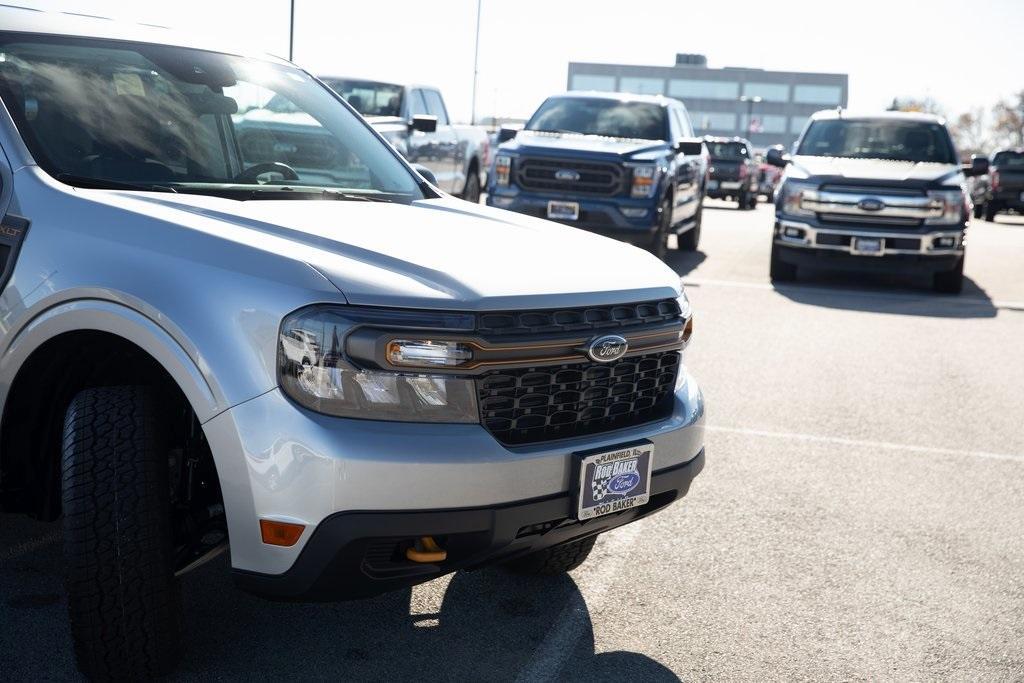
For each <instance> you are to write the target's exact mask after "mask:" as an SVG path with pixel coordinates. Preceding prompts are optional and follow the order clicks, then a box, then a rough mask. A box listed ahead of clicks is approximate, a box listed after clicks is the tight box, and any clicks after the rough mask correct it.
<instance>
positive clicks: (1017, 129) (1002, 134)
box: [992, 90, 1024, 147]
mask: <svg viewBox="0 0 1024 683" xmlns="http://www.w3.org/2000/svg"><path fill="white" fill-rule="evenodd" d="M1015 99H1016V101H1015V102H1014V101H1012V100H1011V101H1009V102H1007V101H1006V100H1000V101H999V102H998V103H997V104H996V106H995V107H993V108H992V118H993V121H992V137H993V142H995V144H996V145H997V146H999V147H1024V90H1021V91H1020V92H1018V93H1017V95H1016V97H1015Z"/></svg>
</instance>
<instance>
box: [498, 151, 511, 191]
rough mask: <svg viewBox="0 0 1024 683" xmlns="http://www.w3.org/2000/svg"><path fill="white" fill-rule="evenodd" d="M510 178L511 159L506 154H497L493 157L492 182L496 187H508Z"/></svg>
mask: <svg viewBox="0 0 1024 683" xmlns="http://www.w3.org/2000/svg"><path fill="white" fill-rule="evenodd" d="M511 178H512V157H510V156H509V155H508V154H499V155H498V156H496V157H494V182H495V183H496V184H497V185H498V187H508V184H509V180H510V179H511Z"/></svg>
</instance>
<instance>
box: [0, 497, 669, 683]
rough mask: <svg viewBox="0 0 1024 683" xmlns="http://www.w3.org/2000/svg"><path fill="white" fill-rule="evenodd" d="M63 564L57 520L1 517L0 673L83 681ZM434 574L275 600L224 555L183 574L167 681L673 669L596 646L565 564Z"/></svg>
mask: <svg viewBox="0 0 1024 683" xmlns="http://www.w3.org/2000/svg"><path fill="white" fill-rule="evenodd" d="M595 559H596V558H595ZM62 571H63V570H62V566H61V553H60V525H59V524H42V523H39V522H33V521H31V520H27V519H24V518H22V517H18V516H14V515H0V596H2V597H0V680H57V681H63V680H82V678H81V675H80V674H79V673H78V672H77V671H76V669H75V665H74V659H73V656H72V651H71V637H70V633H69V629H68V625H67V600H66V597H65V594H64V590H63V585H62ZM438 582H446V583H447V586H446V587H444V590H443V591H442V590H441V588H442V586H441V585H436V584H435V586H432V588H433V590H423V589H414V590H408V589H407V590H404V591H398V592H395V593H390V594H387V595H383V596H380V597H377V598H372V599H369V600H360V601H354V602H339V603H320V604H303V603H284V602H271V601H267V600H263V599H261V598H257V597H254V596H251V595H248V594H246V593H243V592H242V591H240V590H238V589H237V588H235V586H234V584H233V582H232V580H231V576H230V567H229V562H228V559H227V557H226V556H224V557H221V558H218V559H217V560H214V561H213V562H210V563H209V564H208V565H206V566H204V567H201V568H200V569H198V570H196V571H194V572H192V573H190V574H188V575H187V576H186V577H184V579H183V580H182V592H183V603H184V626H185V651H184V655H183V659H182V662H181V665H180V667H179V668H178V670H177V671H176V672H175V674H174V675H173V676H172V678H171V680H195V679H202V680H238V679H251V680H341V679H344V680H370V681H393V680H415V679H419V680H450V681H462V680H488V681H491V680H496V681H502V680H509V681H511V680H514V679H515V678H516V676H517V675H519V674H520V673H522V672H523V670H524V668H525V669H526V673H530V672H534V673H537V674H538V675H540V674H545V675H548V676H550V677H552V678H555V677H557V678H558V679H559V680H581V681H582V680H584V679H585V680H587V681H595V680H596V681H605V680H608V681H611V680H624V679H627V678H633V679H637V678H639V679H640V680H651V681H676V680H678V678H677V677H676V676H675V675H674V674H673V673H672V672H671V671H670V670H668V669H667V668H665V667H664V666H662V665H661V664H659V663H657V662H656V661H654V660H653V659H650V658H649V657H646V656H644V655H641V654H637V653H632V652H609V653H601V654H595V652H594V636H593V628H592V625H591V622H590V615H589V612H588V611H587V606H586V602H585V600H584V598H583V595H582V594H581V593H580V591H579V589H578V587H577V586H576V584H575V582H574V581H573V580H572V578H571V577H570V576H568V575H565V576H559V577H551V578H544V579H540V578H527V577H521V576H516V575H513V574H510V573H508V572H506V571H503V570H501V569H500V568H495V569H487V570H482V571H478V572H460V573H457V574H455V575H454V576H452V577H450V578H444V579H439V580H438ZM442 595H443V597H441V596H442ZM567 619H569V620H571V622H572V623H570V624H568V625H566V624H564V622H565V621H566V620H567ZM552 633H555V634H556V635H555V637H554V638H552V637H551V634H552ZM566 635H568V636H571V637H564V636H566ZM549 641H553V642H549ZM552 645H555V646H556V647H554V648H553V647H552ZM538 648H541V649H540V650H538ZM550 652H555V653H556V655H557V656H555V657H546V656H545V655H544V653H550ZM14 653H16V654H14ZM552 664H556V665H557V664H564V666H563V667H562V668H561V670H560V671H550V668H551V665H552Z"/></svg>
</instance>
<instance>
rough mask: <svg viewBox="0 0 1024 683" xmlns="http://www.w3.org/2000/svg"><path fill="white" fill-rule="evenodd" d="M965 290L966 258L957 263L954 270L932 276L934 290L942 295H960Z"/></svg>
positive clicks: (961, 258)
mask: <svg viewBox="0 0 1024 683" xmlns="http://www.w3.org/2000/svg"><path fill="white" fill-rule="evenodd" d="M963 288H964V257H963V256H961V257H960V260H959V261H957V264H956V267H955V268H953V269H952V270H945V271H942V272H939V273H935V274H934V275H932V289H933V290H935V291H936V292H939V293H940V294H959V293H960V292H962V291H963Z"/></svg>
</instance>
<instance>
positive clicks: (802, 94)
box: [793, 85, 843, 106]
mask: <svg viewBox="0 0 1024 683" xmlns="http://www.w3.org/2000/svg"><path fill="white" fill-rule="evenodd" d="M842 95H843V90H842V88H840V87H839V86H838V85H797V86H794V87H793V101H794V102H801V103H803V104H829V105H832V106H836V105H838V104H839V103H840V102H841V101H842V100H841V99H840V98H841V97H842Z"/></svg>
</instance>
